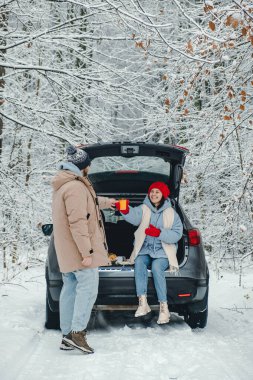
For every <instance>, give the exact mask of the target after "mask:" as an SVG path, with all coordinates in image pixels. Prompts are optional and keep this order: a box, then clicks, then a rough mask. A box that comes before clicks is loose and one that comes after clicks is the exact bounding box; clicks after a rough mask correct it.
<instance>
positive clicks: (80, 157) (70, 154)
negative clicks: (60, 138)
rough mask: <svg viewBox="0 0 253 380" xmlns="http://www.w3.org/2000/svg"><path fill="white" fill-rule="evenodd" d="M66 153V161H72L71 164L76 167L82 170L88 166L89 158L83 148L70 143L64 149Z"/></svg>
mask: <svg viewBox="0 0 253 380" xmlns="http://www.w3.org/2000/svg"><path fill="white" fill-rule="evenodd" d="M66 153H67V161H68V162H72V164H74V165H76V166H77V167H78V169H80V170H83V169H85V168H87V166H90V164H91V160H90V157H89V155H88V153H86V152H85V151H84V150H82V149H78V148H75V147H74V146H73V145H70V146H68V147H67V149H66Z"/></svg>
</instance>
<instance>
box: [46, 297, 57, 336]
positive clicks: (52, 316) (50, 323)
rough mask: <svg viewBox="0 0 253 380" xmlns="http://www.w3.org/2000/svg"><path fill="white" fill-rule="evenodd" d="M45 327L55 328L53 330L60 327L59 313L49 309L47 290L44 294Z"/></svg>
mask: <svg viewBox="0 0 253 380" xmlns="http://www.w3.org/2000/svg"><path fill="white" fill-rule="evenodd" d="M45 327H46V328H47V329H55V330H58V329H59V328H60V316H59V313H57V312H54V311H52V310H51V309H50V305H49V296H48V292H47V296H46V322H45Z"/></svg>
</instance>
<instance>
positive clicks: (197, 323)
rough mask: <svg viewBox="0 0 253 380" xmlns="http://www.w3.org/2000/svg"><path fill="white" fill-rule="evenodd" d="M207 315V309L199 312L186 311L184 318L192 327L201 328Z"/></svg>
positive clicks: (205, 321)
mask: <svg viewBox="0 0 253 380" xmlns="http://www.w3.org/2000/svg"><path fill="white" fill-rule="evenodd" d="M207 317H208V309H206V310H204V311H201V312H199V313H188V314H187V315H186V316H185V317H184V320H185V322H186V323H187V324H188V326H190V327H191V328H192V329H197V328H200V329H203V328H204V327H206V324H207Z"/></svg>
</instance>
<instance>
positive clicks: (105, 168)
mask: <svg viewBox="0 0 253 380" xmlns="http://www.w3.org/2000/svg"><path fill="white" fill-rule="evenodd" d="M82 149H84V150H85V151H86V152H88V154H89V156H90V158H91V160H92V163H91V168H90V172H89V178H90V180H91V181H92V183H93V185H94V188H95V190H96V193H97V195H101V196H107V197H113V198H116V199H120V198H127V199H129V200H130V204H131V205H132V206H137V205H139V204H141V203H142V201H143V199H144V197H145V196H146V194H147V190H148V188H149V186H150V184H151V183H152V182H156V181H163V182H165V183H167V184H168V186H169V188H170V190H171V194H170V199H171V202H172V205H173V207H174V208H175V210H176V211H177V213H178V214H179V216H180V218H181V220H182V223H183V227H184V230H183V236H182V238H181V240H180V241H179V243H178V251H177V258H178V262H179V269H180V270H179V274H178V275H174V274H173V273H169V272H166V282H167V291H168V303H169V309H170V311H172V312H176V313H178V314H179V315H182V316H183V317H184V320H185V321H186V322H187V323H188V325H189V326H190V327H191V328H197V327H200V328H203V327H205V326H206V323H207V314H208V282H209V272H208V266H207V262H206V259H205V255H204V250H203V246H202V241H201V236H200V232H199V230H198V229H196V228H195V227H193V226H192V224H191V222H190V221H189V219H188V217H187V216H186V214H185V213H184V210H183V209H182V207H181V205H180V204H179V192H180V183H181V179H182V175H183V166H184V163H185V158H186V155H187V153H188V150H187V149H185V148H183V147H180V146H171V145H162V144H148V143H141V142H140V143H129V142H119V143H118V142H115V143H110V144H108V143H103V144H101V143H100V144H94V145H86V146H82ZM101 213H102V217H103V220H104V225H105V232H106V238H107V243H108V248H109V250H108V251H109V252H110V253H115V254H116V255H117V256H125V257H126V258H129V257H130V254H131V252H132V249H133V240H134V232H135V230H136V228H137V227H136V226H133V225H131V224H129V223H127V222H126V221H124V220H123V218H122V216H121V215H120V214H119V213H118V211H113V210H103V211H101ZM52 229H53V228H52V225H44V226H43V232H44V233H45V234H46V235H49V234H50V233H51V231H52ZM99 276H100V280H99V291H98V297H97V300H96V303H95V306H94V309H99V308H100V309H102V310H107V309H108V310H119V309H121V310H122V309H133V308H135V307H136V306H135V305H137V304H138V299H137V297H136V292H135V281H134V266H129V265H125V266H124V265H118V264H117V263H115V264H112V266H110V267H100V268H99ZM46 282H47V298H46V323H45V326H46V327H47V328H49V329H50V328H59V296H60V291H61V287H62V278H61V273H60V272H59V267H58V263H57V258H56V253H55V248H54V238H53V234H52V235H51V239H50V244H49V249H48V259H47V262H46ZM148 303H149V305H151V309H152V305H157V304H158V301H157V297H156V292H155V288H154V284H153V279H152V274H151V272H149V282H148ZM153 308H155V306H153Z"/></svg>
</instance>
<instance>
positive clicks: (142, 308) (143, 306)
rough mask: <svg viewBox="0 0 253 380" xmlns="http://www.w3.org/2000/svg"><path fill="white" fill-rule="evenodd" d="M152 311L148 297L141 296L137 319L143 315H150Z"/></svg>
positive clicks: (136, 313)
mask: <svg viewBox="0 0 253 380" xmlns="http://www.w3.org/2000/svg"><path fill="white" fill-rule="evenodd" d="M150 311H151V309H150V307H149V306H148V302H147V297H146V295H143V296H139V306H138V309H137V310H136V312H135V317H142V316H143V315H146V314H148V313H150Z"/></svg>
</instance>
